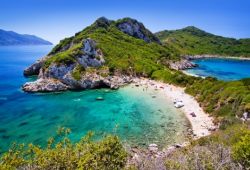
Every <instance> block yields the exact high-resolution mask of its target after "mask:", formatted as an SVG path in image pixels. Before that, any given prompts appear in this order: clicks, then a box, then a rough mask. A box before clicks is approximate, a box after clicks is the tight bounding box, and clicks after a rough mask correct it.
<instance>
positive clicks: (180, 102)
mask: <svg viewBox="0 0 250 170" xmlns="http://www.w3.org/2000/svg"><path fill="white" fill-rule="evenodd" d="M183 106H184V104H183V103H182V101H178V102H176V103H175V104H174V107H176V108H181V107H183Z"/></svg>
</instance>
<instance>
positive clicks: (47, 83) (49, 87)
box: [22, 79, 68, 92]
mask: <svg viewBox="0 0 250 170" xmlns="http://www.w3.org/2000/svg"><path fill="white" fill-rule="evenodd" d="M22 88H23V90H24V91H28V92H53V91H64V90H67V89H68V87H67V86H66V85H65V84H63V83H62V82H60V81H58V80H56V79H38V80H37V81H35V82H28V83H25V84H24V85H23V87H22Z"/></svg>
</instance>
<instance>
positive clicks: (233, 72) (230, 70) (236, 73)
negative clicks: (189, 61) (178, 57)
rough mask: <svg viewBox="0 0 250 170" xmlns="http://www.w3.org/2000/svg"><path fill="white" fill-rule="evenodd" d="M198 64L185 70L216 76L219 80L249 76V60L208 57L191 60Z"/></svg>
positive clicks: (200, 74)
mask: <svg viewBox="0 0 250 170" xmlns="http://www.w3.org/2000/svg"><path fill="white" fill-rule="evenodd" d="M193 62H194V63H196V64H198V65H199V66H198V67H196V68H193V69H188V70H185V71H187V72H188V73H191V74H194V75H198V76H202V77H208V76H211V77H216V78H218V79H220V80H225V81H232V80H240V79H243V78H247V77H250V60H237V59H222V58H208V59H197V60H193Z"/></svg>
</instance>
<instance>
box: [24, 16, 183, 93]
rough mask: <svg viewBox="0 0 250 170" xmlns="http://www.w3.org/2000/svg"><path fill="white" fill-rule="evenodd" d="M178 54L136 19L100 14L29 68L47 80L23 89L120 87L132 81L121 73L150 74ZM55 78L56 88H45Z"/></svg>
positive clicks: (32, 72) (27, 71)
mask: <svg viewBox="0 0 250 170" xmlns="http://www.w3.org/2000/svg"><path fill="white" fill-rule="evenodd" d="M178 56H179V55H178V54H177V53H176V52H175V51H173V50H171V49H169V48H167V47H163V46H162V45H161V44H160V41H159V40H158V38H157V37H155V36H154V34H152V33H151V32H150V31H149V30H148V29H146V28H145V27H144V25H143V24H142V23H140V22H138V21H136V20H134V19H131V18H124V19H120V20H117V21H111V20H108V19H106V18H99V19H98V20H96V21H95V22H94V23H93V24H92V25H91V26H89V27H87V28H85V29H84V30H82V31H80V32H78V33H76V34H75V35H74V36H72V37H69V38H66V39H64V40H62V41H60V43H59V44H58V45H56V46H55V47H54V48H53V49H52V51H51V52H50V53H49V54H48V56H46V57H44V58H43V59H41V60H40V61H38V62H37V63H35V64H34V65H32V66H31V67H29V68H27V69H26V70H25V71H24V74H25V75H36V74H38V73H39V78H40V81H42V80H43V81H42V82H39V80H38V81H37V82H35V83H38V84H35V83H30V84H26V85H24V87H23V89H24V90H25V91H56V90H66V89H86V88H97V87H100V86H108V87H114V88H116V87H118V86H119V84H123V83H124V82H127V81H128V79H126V80H124V79H120V77H121V75H123V76H150V75H151V74H152V73H153V72H154V71H156V70H159V69H161V68H163V67H164V64H165V62H166V61H169V60H170V59H171V60H174V59H178ZM40 70H41V71H40ZM59 72H60V73H59ZM117 76H119V77H117ZM52 79H53V80H55V79H56V80H59V82H58V81H57V82H56V85H55V86H54V87H53V88H54V90H53V88H52V89H49V88H41V87H44V86H45V84H46V85H48V84H51V83H52V84H55V81H51V80H52ZM117 79H119V81H118V80H117ZM44 80H45V81H46V82H45V81H44ZM47 81H49V82H47ZM119 82H120V83H119ZM58 83H59V84H58ZM61 83H62V84H61ZM40 84H43V86H40ZM57 87H58V88H57ZM37 88H38V89H37Z"/></svg>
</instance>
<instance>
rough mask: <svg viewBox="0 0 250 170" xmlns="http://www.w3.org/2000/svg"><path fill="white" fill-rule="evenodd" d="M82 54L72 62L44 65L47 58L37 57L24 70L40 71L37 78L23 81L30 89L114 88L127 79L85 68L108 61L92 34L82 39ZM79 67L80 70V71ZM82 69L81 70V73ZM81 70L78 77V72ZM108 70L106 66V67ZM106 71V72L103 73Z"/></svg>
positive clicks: (25, 88) (41, 90) (47, 90)
mask: <svg viewBox="0 0 250 170" xmlns="http://www.w3.org/2000/svg"><path fill="white" fill-rule="evenodd" d="M82 52H83V54H82V55H80V56H77V57H76V58H75V59H76V62H74V63H71V64H56V63H53V64H51V65H50V66H49V67H48V68H43V67H42V66H43V64H44V61H45V58H44V59H42V60H39V61H37V62H36V63H34V64H33V65H31V66H30V67H29V68H27V69H26V70H25V71H24V74H25V75H35V74H37V73H38V72H39V75H38V80H36V81H34V82H28V83H25V84H24V85H23V87H22V88H23V90H24V91H27V92H49V91H62V90H68V89H71V90H74V89H88V88H99V87H110V88H113V89H116V88H118V87H119V86H121V85H123V84H125V83H128V82H130V81H131V78H129V77H127V76H106V77H105V76H101V75H99V74H98V73H97V72H95V70H92V72H91V71H89V72H88V71H85V70H86V69H88V68H96V67H100V66H102V65H103V64H104V63H105V60H104V58H103V54H102V51H101V50H100V49H97V48H96V42H95V41H94V40H92V39H90V38H88V39H85V40H84V41H83V48H82ZM79 69H80V71H79ZM81 70H83V71H82V73H81ZM77 71H79V75H77V76H79V77H77V78H76V77H75V76H74V74H76V73H75V72H77ZM104 71H106V72H108V71H107V70H104ZM104 71H103V73H104Z"/></svg>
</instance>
